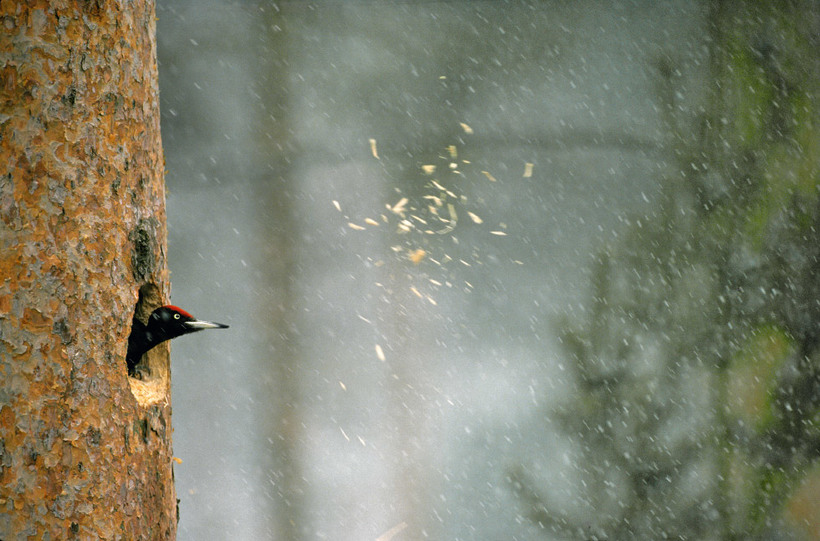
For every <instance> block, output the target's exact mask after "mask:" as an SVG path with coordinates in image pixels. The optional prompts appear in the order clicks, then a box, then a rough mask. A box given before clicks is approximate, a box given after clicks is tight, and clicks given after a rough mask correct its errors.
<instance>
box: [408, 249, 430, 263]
mask: <svg viewBox="0 0 820 541" xmlns="http://www.w3.org/2000/svg"><path fill="white" fill-rule="evenodd" d="M426 255H427V252H425V251H424V250H422V249H421V248H419V249H418V250H413V251H412V252H410V254H408V257H409V258H410V261H412V262H413V263H414V264H416V265H418V264H419V263H421V261H422V259H424V257H425V256H426Z"/></svg>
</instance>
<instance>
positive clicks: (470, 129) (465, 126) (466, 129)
mask: <svg viewBox="0 0 820 541" xmlns="http://www.w3.org/2000/svg"><path fill="white" fill-rule="evenodd" d="M459 125H460V126H461V129H462V130H464V133H466V134H472V133H473V129H472V128H471V127H470V126H468V125H467V124H465V123H464V122H459Z"/></svg>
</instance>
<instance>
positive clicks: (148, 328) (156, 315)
mask: <svg viewBox="0 0 820 541" xmlns="http://www.w3.org/2000/svg"><path fill="white" fill-rule="evenodd" d="M227 328H228V326H227V325H223V324H222V323H212V322H210V321H200V320H198V319H196V318H195V317H194V316H192V315H191V314H189V313H188V312H186V311H185V310H183V309H182V308H178V307H176V306H171V305H168V306H160V307H159V308H157V309H156V310H154V311H153V312H151V315H150V316H149V317H148V324H147V325H143V324H142V322H141V321H140V320H138V319H137V318H136V317H135V318H134V321H133V322H132V324H131V335H130V336H129V337H128V353H127V354H126V355H125V362H126V364H127V365H128V375H129V376H134V375H136V367H137V364H139V362H140V359H142V356H143V355H144V354H145V353H146V352H147V351H148V350H150V349H151V348H153V347H154V346H156V345H158V344H161V343H163V342H165V341H166V340H170V339H172V338H176V337H177V336H182V335H183V334H190V333H192V332H197V331H202V330H205V329H227Z"/></svg>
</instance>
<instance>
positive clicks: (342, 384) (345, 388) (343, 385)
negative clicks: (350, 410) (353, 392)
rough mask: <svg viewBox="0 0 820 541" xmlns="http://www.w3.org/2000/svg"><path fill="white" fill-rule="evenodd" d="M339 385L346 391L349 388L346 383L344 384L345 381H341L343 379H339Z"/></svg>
mask: <svg viewBox="0 0 820 541" xmlns="http://www.w3.org/2000/svg"><path fill="white" fill-rule="evenodd" d="M339 387H341V388H342V390H343V391H346V390H347V386H346V385H345V384H344V382H343V381H341V380H339Z"/></svg>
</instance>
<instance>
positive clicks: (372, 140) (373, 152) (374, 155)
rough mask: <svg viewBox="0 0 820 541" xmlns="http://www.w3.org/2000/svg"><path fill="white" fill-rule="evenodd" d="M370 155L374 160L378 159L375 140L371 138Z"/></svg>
mask: <svg viewBox="0 0 820 541" xmlns="http://www.w3.org/2000/svg"><path fill="white" fill-rule="evenodd" d="M370 153H371V154H373V157H374V158H376V159H377V160H378V159H380V158H379V151H378V150H376V140H375V139H373V138H371V139H370Z"/></svg>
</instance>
